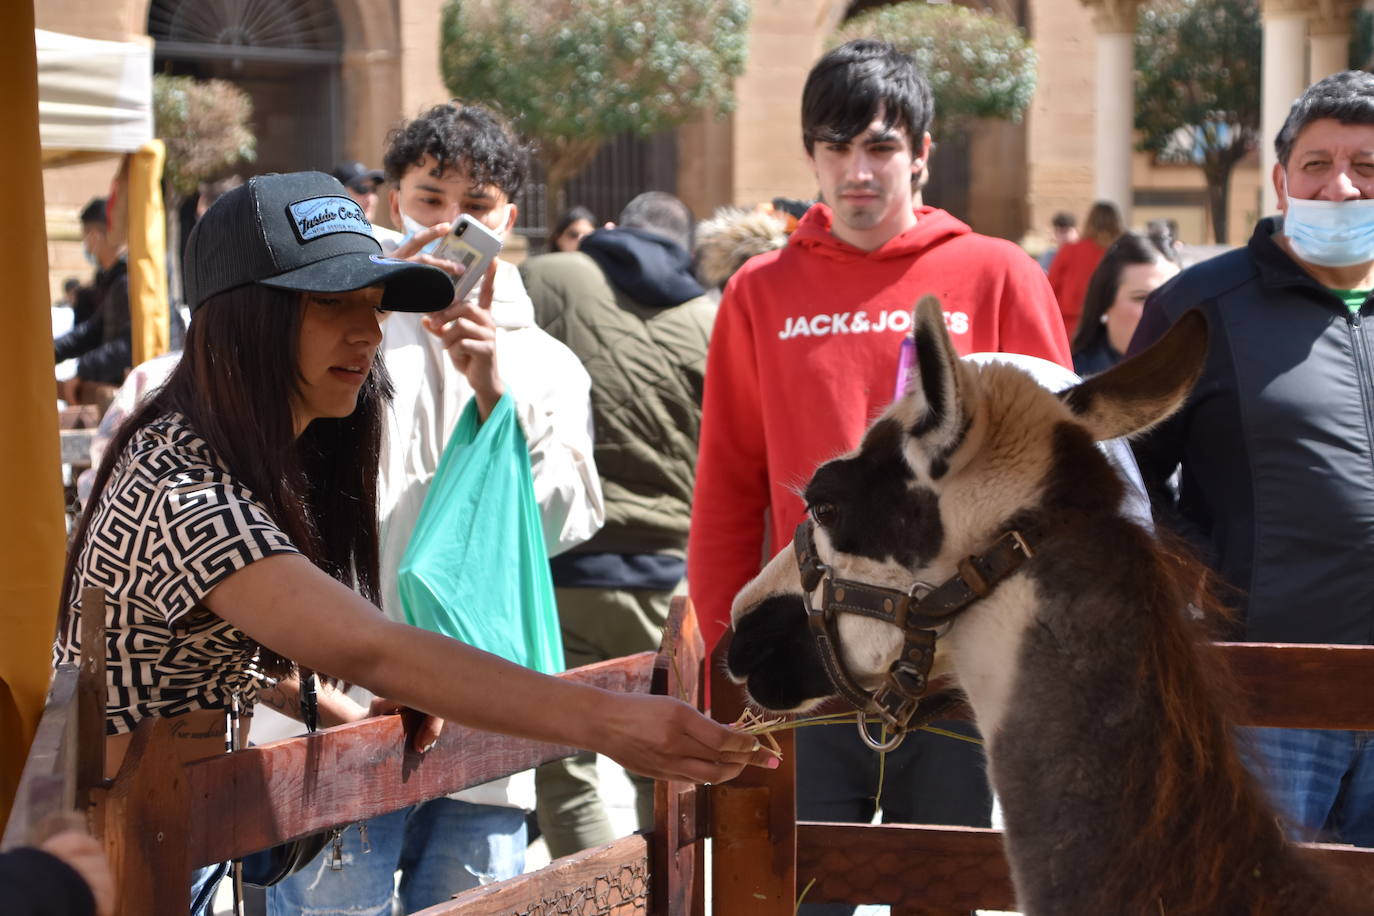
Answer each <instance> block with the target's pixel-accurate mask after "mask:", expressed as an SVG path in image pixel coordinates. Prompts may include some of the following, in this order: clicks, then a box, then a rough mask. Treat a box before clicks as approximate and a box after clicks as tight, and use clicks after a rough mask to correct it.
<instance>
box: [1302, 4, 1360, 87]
mask: <svg viewBox="0 0 1374 916" xmlns="http://www.w3.org/2000/svg"><path fill="white" fill-rule="evenodd" d="M1355 6H1356V4H1355V3H1354V2H1353V0H1321V2H1320V3H1319V4H1318V6H1317V9H1316V12H1315V14H1314V15H1313V17H1312V19H1311V21H1310V22H1308V24H1307V50H1308V56H1307V84H1308V85H1309V86H1310V85H1312V84H1313V83H1315V82H1317V81H1318V80H1320V79H1324V78H1326V77H1328V76H1330V75H1331V74H1333V73H1340V72H1341V71H1342V70H1348V69H1350V27H1351V17H1353V16H1354V15H1355Z"/></svg>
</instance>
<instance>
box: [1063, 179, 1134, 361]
mask: <svg viewBox="0 0 1374 916" xmlns="http://www.w3.org/2000/svg"><path fill="white" fill-rule="evenodd" d="M1121 232H1122V225H1121V213H1120V211H1118V210H1117V209H1116V205H1115V204H1113V203H1109V202H1108V201H1105V200H1099V201H1098V202H1097V203H1095V204H1093V206H1092V209H1091V210H1089V211H1088V218H1087V220H1086V223H1085V225H1084V227H1083V236H1082V238H1080V239H1079V240H1078V241H1076V242H1070V243H1068V244H1067V245H1064V246H1063V247H1062V248H1060V249H1059V253H1058V254H1057V255H1055V256H1054V263H1052V264H1051V265H1050V286H1051V287H1053V288H1054V296H1055V298H1056V299H1057V300H1059V311H1060V312H1062V313H1063V315H1064V332H1065V333H1067V334H1068V335H1069V339H1070V340H1072V339H1073V335H1074V329H1075V328H1077V327H1078V316H1079V315H1080V314H1082V312H1083V295H1084V294H1085V293H1086V292H1087V290H1088V278H1089V277H1091V276H1092V274H1093V271H1094V270H1096V269H1097V264H1098V262H1099V261H1101V260H1102V255H1103V254H1104V253H1105V252H1106V251H1107V246H1108V245H1110V244H1111V243H1112V242H1115V241H1116V239H1117V237H1118V236H1120V235H1121Z"/></svg>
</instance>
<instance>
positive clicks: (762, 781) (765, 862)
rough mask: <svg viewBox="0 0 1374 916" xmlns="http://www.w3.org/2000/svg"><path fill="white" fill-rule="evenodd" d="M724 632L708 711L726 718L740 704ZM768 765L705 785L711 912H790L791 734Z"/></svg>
mask: <svg viewBox="0 0 1374 916" xmlns="http://www.w3.org/2000/svg"><path fill="white" fill-rule="evenodd" d="M729 641H730V634H729V633H727V634H726V635H725V639H723V640H722V641H721V643H720V645H718V646H717V647H716V652H715V654H714V655H713V656H712V659H711V715H712V717H714V718H715V719H717V720H718V721H722V722H733V721H735V720H736V719H737V718H739V714H740V712H741V711H742V710H743V707H744V699H743V696H742V694H741V692H740V689H739V688H738V687H736V686H735V685H734V684H732V683H730V681H729V680H727V679H726V677H725V675H724V670H725V666H724V664H722V659H724V657H725V655H724V653H725V651H726V650H727V648H728V646H729ZM775 737H777V739H778V744H779V745H780V746H781V747H782V764H781V765H780V766H779V767H778V768H777V769H776V770H765V769H762V768H759V767H747V768H746V769H745V771H744V772H743V773H742V774H740V775H739V776H738V777H737V778H735V779H733V780H731V781H730V782H728V783H725V784H724V785H719V786H711V788H710V793H711V796H710V798H711V800H710V808H711V836H712V837H713V846H712V857H711V882H712V883H711V894H712V898H713V906H712V912H713V913H715V914H716V916H741V914H749V916H793V914H794V913H795V911H796V904H797V896H798V894H800V892H801V889H800V888H798V887H797V788H796V766H795V760H794V754H793V751H794V744H793V740H792V732H790V731H783V732H779V733H777V735H776V736H775Z"/></svg>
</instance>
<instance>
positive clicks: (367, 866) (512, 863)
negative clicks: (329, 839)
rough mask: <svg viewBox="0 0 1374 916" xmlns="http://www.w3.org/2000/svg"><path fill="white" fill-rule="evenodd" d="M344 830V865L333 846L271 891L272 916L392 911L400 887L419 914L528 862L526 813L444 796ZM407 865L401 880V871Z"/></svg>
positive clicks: (387, 914) (367, 915)
mask: <svg viewBox="0 0 1374 916" xmlns="http://www.w3.org/2000/svg"><path fill="white" fill-rule="evenodd" d="M366 826H367V851H364V846H363V843H362V832H361V831H360V830H359V829H358V827H357V826H350V827H349V828H348V829H347V830H345V831H344V833H343V856H342V858H343V863H342V864H343V867H342V868H339V869H335V868H332V867H331V865H330V862H331V859H332V858H333V854H334V850H333V847H332V845H331V846H327V847H325V849H324V851H323V852H322V853H320V855H319V856H317V857H316V858H315V859H314V861H312V862H311V863H310V864H309V865H307V866H306V867H305V868H303V869H301V870H300V871H298V872H296V873H295V874H294V875H292V876H291V877H289V878H287V879H286V880H284V881H282V882H281V883H280V884H277V885H276V886H275V887H271V888H268V890H267V913H268V916H345V914H346V916H391V901H392V896H393V892H395V891H399V895H400V900H401V907H402V911H403V912H406V913H413V912H415V911H416V910H422V909H424V908H425V907H429V906H434V905H435V904H437V903H444V902H447V901H448V899H449V898H450V897H452V896H453V895H454V894H457V893H460V892H462V891H465V890H468V889H470V888H474V887H477V886H478V885H481V884H489V883H491V882H493V881H500V880H503V879H505V878H511V877H514V876H515V875H518V874H520V873H521V872H522V871H524V869H525V846H526V843H525V812H524V811H523V810H521V809H520V808H507V807H502V806H497V805H473V804H469V803H468V802H464V801H457V800H456V799H452V798H436V799H433V800H432V801H427V802H424V803H422V804H419V805H414V806H412V807H410V808H402V809H401V810H400V811H393V812H391V813H390V814H384V815H382V816H381V817H374V818H372V819H371V820H369V821H367V822H366ZM398 870H399V871H400V872H401V883H400V887H399V888H397V887H396V883H395V876H396V872H397V871H398Z"/></svg>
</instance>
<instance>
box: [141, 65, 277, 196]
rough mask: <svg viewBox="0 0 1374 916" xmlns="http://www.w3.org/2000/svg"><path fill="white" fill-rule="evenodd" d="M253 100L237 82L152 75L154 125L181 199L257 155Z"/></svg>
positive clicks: (169, 176) (161, 74)
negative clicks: (181, 196) (165, 149)
mask: <svg viewBox="0 0 1374 916" xmlns="http://www.w3.org/2000/svg"><path fill="white" fill-rule="evenodd" d="M252 121H253V102H252V100H251V99H249V98H248V93H246V92H244V91H243V90H242V89H240V88H239V87H237V86H235V85H234V84H233V83H229V82H226V81H224V80H203V81H202V80H197V79H194V78H192V77H189V76H168V75H167V74H165V73H159V74H157V75H156V76H154V77H153V125H154V132H155V133H156V134H157V137H158V139H159V140H161V141H162V142H163V143H165V144H166V145H167V165H166V167H165V169H164V174H165V176H166V178H167V180H168V181H169V182H170V184H171V187H172V189H173V190H174V191H176V193H177V194H179V195H187V194H194V193H195V192H196V189H197V188H198V187H199V185H200V183H201V182H202V181H204V180H206V179H208V178H213V177H215V176H216V175H218V174H220V173H221V172H223V171H224V170H225V169H228V168H230V167H232V166H234V165H237V164H238V163H239V162H240V161H245V162H252V161H253V159H255V158H256V157H257V138H256V137H255V136H254V135H253V127H252Z"/></svg>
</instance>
